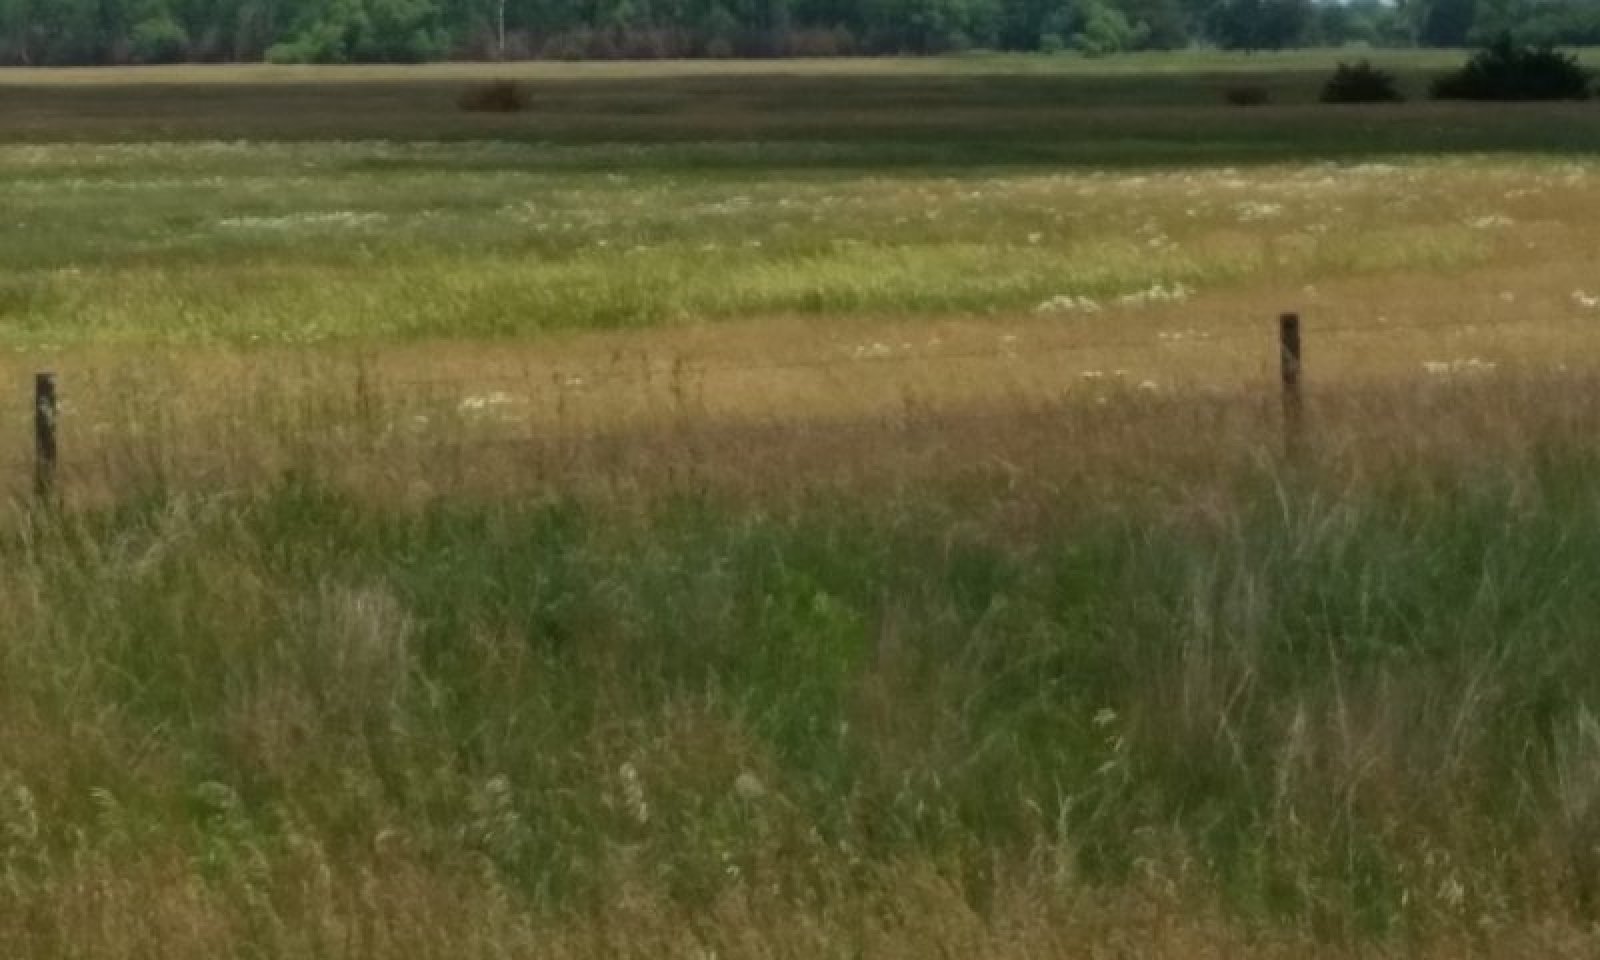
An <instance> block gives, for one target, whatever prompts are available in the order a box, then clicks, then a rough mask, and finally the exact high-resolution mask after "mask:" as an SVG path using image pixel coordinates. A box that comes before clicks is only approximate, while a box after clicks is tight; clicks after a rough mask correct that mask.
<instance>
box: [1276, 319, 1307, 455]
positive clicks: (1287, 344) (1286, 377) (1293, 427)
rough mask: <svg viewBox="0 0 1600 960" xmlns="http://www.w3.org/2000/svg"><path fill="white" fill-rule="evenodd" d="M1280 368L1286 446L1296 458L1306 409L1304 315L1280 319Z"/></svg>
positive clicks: (1284, 442) (1284, 441)
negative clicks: (1302, 384)
mask: <svg viewBox="0 0 1600 960" xmlns="http://www.w3.org/2000/svg"><path fill="white" fill-rule="evenodd" d="M1278 353H1279V367H1280V371H1281V374H1282V377H1283V444H1284V449H1285V450H1286V451H1287V452H1288V453H1289V454H1290V455H1291V456H1292V455H1294V454H1296V453H1298V452H1299V450H1300V446H1301V442H1302V436H1301V435H1302V433H1303V431H1304V419H1305V417H1304V409H1303V406H1302V404H1301V399H1300V367H1301V359H1300V315H1299V314H1298V313H1285V314H1283V315H1282V316H1280V317H1279V318H1278Z"/></svg>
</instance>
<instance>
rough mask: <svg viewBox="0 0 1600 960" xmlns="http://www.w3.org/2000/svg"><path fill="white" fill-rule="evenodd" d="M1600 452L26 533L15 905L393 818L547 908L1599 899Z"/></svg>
mask: <svg viewBox="0 0 1600 960" xmlns="http://www.w3.org/2000/svg"><path fill="white" fill-rule="evenodd" d="M1594 469H1595V465H1594V464H1593V463H1592V462H1591V461H1590V460H1589V459H1588V458H1583V459H1572V458H1570V457H1564V456H1562V457H1557V458H1555V459H1552V460H1550V461H1549V462H1547V463H1546V464H1545V465H1544V466H1543V467H1541V468H1539V469H1538V471H1537V473H1536V474H1534V475H1532V476H1522V477H1518V478H1516V479H1515V480H1514V481H1513V478H1511V477H1510V476H1508V475H1504V474H1501V473H1499V472H1498V471H1495V470H1492V469H1485V470H1484V471H1482V472H1481V475H1479V476H1473V477H1462V478H1456V479H1453V480H1451V481H1449V482H1450V484H1451V487H1450V489H1449V491H1448V492H1443V493H1439V494H1436V495H1422V494H1420V493H1419V491H1421V490H1424V489H1426V488H1427V484H1423V485H1421V486H1413V485H1411V484H1405V485H1396V486H1394V487H1393V489H1392V490H1391V491H1390V492H1384V491H1383V490H1382V489H1379V490H1375V491H1372V492H1371V493H1370V494H1369V495H1368V496H1364V497H1360V498H1354V499H1352V498H1343V497H1339V496H1337V495H1333V496H1330V491H1324V490H1319V489H1317V487H1316V485H1305V484H1302V483H1299V482H1295V481H1292V480H1291V481H1289V482H1288V483H1287V484H1286V485H1282V486H1278V487H1277V488H1276V489H1274V488H1273V487H1271V486H1265V487H1264V486H1262V483H1263V482H1264V481H1265V482H1270V481H1268V478H1265V477H1258V478H1254V479H1250V478H1243V485H1242V486H1241V487H1240V488H1239V492H1238V494H1237V499H1236V500H1235V501H1233V502H1232V503H1231V505H1230V508H1229V509H1228V510H1227V511H1226V512H1224V513H1221V514H1219V515H1218V516H1217V517H1216V518H1215V519H1213V520H1208V521H1202V522H1198V523H1196V522H1192V521H1178V520H1165V521H1163V520H1159V519H1156V518H1155V517H1153V516H1151V515H1149V514H1144V515H1139V516H1129V515H1124V514H1120V513H1119V512H1118V511H1116V510H1115V509H1113V508H1111V507H1110V506H1109V505H1108V507H1107V508H1106V509H1104V510H1101V511H1090V512H1087V513H1081V512H1078V513H1070V514H1066V515H1053V514H1051V513H1050V512H1049V505H1048V503H1040V504H1038V505H1037V506H1038V508H1039V509H1040V510H1041V511H1044V512H1043V513H1041V521H1040V522H1037V523H1035V524H1034V525H1032V526H1031V528H1030V530H1029V531H1028V532H1027V533H1026V534H1025V535H1022V536H1020V537H1017V536H1011V537H1002V536H999V535H997V531H995V530H993V529H985V528H984V527H983V526H975V525H974V524H973V523H972V522H971V517H970V516H964V515H963V513H962V512H960V511H952V510H951V508H950V507H948V506H941V505H940V502H939V500H938V499H937V498H933V497H928V496H922V497H918V498H915V499H911V500H906V501H902V502H890V503H864V502H850V501H837V500H826V499H825V500H824V501H822V502H816V503H813V504H810V505H801V506H797V507H790V508H784V509H780V510H777V511H773V512H764V511H757V512H753V513H748V514H736V513H729V512H727V511H726V510H724V509H723V508H722V507H719V506H718V505H717V504H715V503H708V502H702V501H696V500H689V501H685V502H680V503H679V504H677V505H668V506H662V507H660V508H657V509H655V510H652V511H649V512H647V513H645V514H643V515H639V516H636V517H634V518H632V519H622V518H619V517H618V516H616V515H615V514H612V513H609V512H601V513H595V512H593V511H592V509H591V508H587V507H584V506H581V505H578V504H571V503H562V502H559V501H555V502H546V503H541V504H530V505H520V506H519V505H510V504H507V505H501V506H465V505H449V504H440V505H438V506H436V507H431V508H427V509H423V510H420V511H416V512H394V511H390V510H374V509H372V508H370V507H368V506H365V505H363V504H362V503H360V502H359V501H355V500H351V499H348V498H345V497H342V496H336V495H329V494H326V493H323V492H319V491H318V490H317V489H316V488H315V487H307V486H305V485H303V484H297V483H291V484H289V485H288V486H284V487H280V488H279V489H278V490H276V491H275V492H270V493H266V494H264V495H262V496H259V497H252V498H250V499H248V500H245V501H243V502H236V503H226V504H225V503H213V502H206V501H196V500H182V499H179V500H159V501H155V502H150V503H146V504H142V505H138V506H132V507H129V508H127V509H123V510H120V511H117V512H116V513H114V514H111V515H107V516H102V517H95V518H84V519H82V520H79V521H69V522H66V523H61V524H55V523H45V524H42V525H35V526H33V527H32V528H31V531H30V532H29V533H28V534H27V535H26V536H22V535H19V534H17V533H12V534H11V535H9V536H8V537H7V538H6V539H5V541H4V542H3V543H0V559H3V561H4V563H5V565H6V568H7V570H8V571H10V574H9V576H8V579H7V581H6V585H5V588H4V590H3V592H0V605H3V606H4V607H5V612H6V615H7V620H8V623H10V624H11V626H10V628H9V629H8V638H7V644H6V652H5V671H4V681H3V684H0V691H3V692H0V715H3V717H4V720H5V722H6V724H7V725H8V727H9V728H11V729H14V730H27V731H28V734H27V735H26V736H23V737H16V738H8V739H7V740H6V741H5V743H4V745H3V746H0V777H3V780H4V782H5V783H6V784H7V788H6V789H7V790H8V791H10V792H9V793H8V794H7V796H10V797H12V798H13V799H12V801H11V802H12V803H13V804H14V803H15V802H16V800H15V798H16V797H20V796H24V795H25V796H26V797H27V798H28V801H27V802H28V803H29V804H30V805H31V806H30V808H29V809H30V810H32V811H34V812H33V813H30V814H28V816H30V817H36V821H35V820H28V821H26V822H21V821H19V820H18V817H20V816H23V814H21V813H19V812H18V811H17V809H16V808H15V807H14V806H13V807H12V808H10V809H9V811H8V810H7V808H5V807H4V806H0V830H3V831H4V834H3V835H4V836H6V837H7V838H8V839H6V840H5V842H4V845H0V857H4V858H5V860H6V862H7V863H10V864H12V865H13V866H12V869H13V870H18V869H19V868H20V867H19V865H23V864H26V865H28V866H27V867H26V868H25V869H23V870H22V872H20V873H13V874H12V879H11V880H10V881H9V883H10V885H11V886H10V891H11V892H10V894H9V895H10V896H12V897H13V898H18V899H16V900H15V902H18V903H21V904H31V905H34V906H36V907H37V908H38V909H40V910H44V911H46V912H47V913H48V911H49V910H50V909H52V906H51V904H52V901H53V898H54V897H56V896H57V895H58V893H57V891H56V890H55V888H53V887H52V886H51V884H50V878H52V877H56V876H61V875H62V873H61V872H62V871H63V870H65V869H66V865H67V864H68V863H70V862H73V861H74V860H80V859H84V858H91V859H92V858H98V857H105V858H107V859H108V862H109V863H111V864H112V865H113V866H115V865H116V864H135V863H140V862H145V861H150V860H158V859H160V858H162V857H165V856H167V855H169V854H173V853H176V854H177V855H179V856H181V857H184V858H187V859H189V860H190V861H191V862H192V863H193V865H194V867H193V869H195V870H197V871H199V875H200V876H201V877H202V878H203V879H201V880H200V881H199V882H202V883H204V884H207V885H213V884H215V885H219V888H220V889H229V888H230V885H232V884H246V885H249V884H252V883H256V882H257V881H255V880H251V879H250V876H251V874H250V871H252V870H255V869H257V868H256V867H254V866H252V864H254V863H256V862H257V861H258V860H264V862H265V863H267V864H271V863H273V862H275V861H278V860H280V859H283V858H286V857H288V856H289V855H290V850H289V845H291V844H292V843H294V842H297V841H296V840H295V838H299V839H298V842H301V843H310V844H312V845H314V847H315V848H317V849H321V850H323V851H326V855H327V856H328V857H330V858H332V860H333V861H335V862H340V861H346V864H345V866H348V865H349V864H350V863H361V862H365V861H366V860H367V858H368V857H369V856H370V854H368V853H365V852H363V850H364V849H366V846H367V845H368V844H369V843H371V842H372V838H373V837H377V836H380V835H382V834H383V833H384V832H385V831H392V830H396V829H399V830H403V831H405V833H406V836H407V841H406V843H407V844H408V846H407V852H406V853H405V854H403V855H402V856H403V857H405V858H407V859H408V860H410V861H412V862H413V863H415V864H417V865H420V866H422V867H423V868H425V869H427V870H430V871H435V872H437V873H439V874H440V875H448V874H451V873H452V872H453V871H455V870H457V869H458V867H457V866H455V865H458V864H464V863H469V862H473V861H481V863H482V869H483V870H485V871H487V873H486V874H485V879H486V882H487V883H488V884H489V887H490V888H492V889H493V890H495V891H498V893H497V894H496V896H503V897H508V898H510V899H511V902H513V903H516V904H520V905H521V907H520V908H521V909H528V910H533V911H535V912H537V913H541V914H545V915H549V916H552V917H554V916H557V915H560V914H562V913H563V912H564V911H569V910H587V909H591V908H594V909H599V908H603V906H604V905H605V904H607V903H609V902H611V901H610V900H609V897H610V896H611V895H612V891H613V888H614V887H615V885H617V884H619V883H624V884H629V883H643V884H645V885H646V886H648V887H649V888H651V889H655V890H659V891H662V892H663V895H664V896H666V897H668V898H669V899H670V900H672V901H674V902H679V903H683V904H687V905H689V906H691V907H693V906H695V905H700V906H705V907H709V906H710V905H711V904H713V903H715V902H717V901H718V900H719V898H722V897H725V896H727V895H728V894H729V893H730V892H731V891H737V890H740V889H744V888H745V887H746V886H747V885H762V884H767V883H778V884H781V885H782V887H783V889H785V890H787V891H789V893H788V894H787V896H791V897H793V898H796V899H795V901H794V902H796V903H815V904H819V905H826V904H829V903H831V902H833V899H832V898H835V897H838V896H845V897H848V896H850V894H849V893H848V892H847V891H849V890H850V889H853V888H854V885H855V884H856V883H857V882H858V881H855V880H851V879H849V878H850V877H853V876H858V875H862V871H863V870H874V871H875V870H891V869H892V868H893V866H894V865H895V864H904V863H911V862H923V863H928V864H932V865H935V869H936V870H937V871H938V872H940V873H941V874H944V875H945V876H947V877H948V878H949V879H950V881H951V882H952V883H954V884H955V885H956V886H957V887H958V888H960V889H962V890H964V891H965V896H966V897H968V898H969V899H970V901H971V902H972V903H973V904H976V905H981V904H983V903H984V902H987V901H988V900H989V899H990V898H992V897H994V896H995V895H996V894H997V892H998V889H999V886H1000V885H1001V884H1002V882H1003V881H1002V876H1001V874H1000V873H997V871H1002V870H1009V869H1012V867H1008V866H1006V865H1008V864H1009V865H1013V866H1014V867H1016V868H1021V865H1023V864H1026V863H1029V862H1032V858H1034V857H1037V856H1038V855H1039V854H1040V853H1041V852H1048V855H1049V857H1051V858H1054V859H1059V861H1060V862H1061V863H1063V864H1066V865H1067V866H1066V867H1065V869H1067V870H1069V871H1070V873H1071V876H1072V877H1074V878H1075V879H1074V880H1073V883H1086V884H1090V885H1101V884H1111V885H1117V884H1138V883H1141V882H1147V881H1150V880H1152V879H1153V878H1155V877H1159V876H1168V877H1170V878H1172V879H1173V880H1174V881H1176V880H1178V878H1179V877H1180V876H1184V875H1185V874H1186V872H1187V874H1188V877H1187V879H1188V881H1189V882H1193V883H1197V884H1199V885H1200V886H1201V887H1202V888H1205V889H1211V890H1214V891H1217V892H1219V893H1220V895H1221V896H1222V898H1223V899H1224V901H1226V902H1227V903H1228V904H1229V905H1230V910H1231V911H1234V912H1235V913H1236V915H1238V916H1242V917H1246V918H1251V920H1252V922H1260V923H1265V924H1268V925H1269V926H1272V925H1288V926H1289V927H1291V928H1300V929H1307V930H1313V931H1316V932H1317V933H1318V935H1320V936H1325V937H1333V938H1335V939H1345V938H1352V937H1353V938H1355V939H1357V940H1366V939H1368V938H1373V937H1376V938H1378V939H1379V940H1394V939H1395V938H1404V937H1406V936H1410V935H1418V936H1421V935H1423V934H1425V933H1426V932H1427V931H1429V930H1435V931H1437V930H1439V929H1443V930H1449V929H1451V925H1452V924H1454V923H1455V922H1456V920H1455V918H1456V917H1459V916H1469V917H1480V916H1481V917H1483V918H1485V921H1486V922H1494V923H1497V924H1515V923H1521V922H1526V921H1528V920H1529V919H1530V918H1532V917H1537V916H1541V915H1545V914H1546V913H1548V912H1549V911H1552V910H1554V911H1557V912H1564V911H1567V910H1573V911H1578V912H1579V913H1580V914H1583V915H1587V911H1589V910H1590V909H1591V908H1592V903H1591V902H1590V899H1589V898H1590V896H1591V891H1592V888H1593V884H1594V883H1595V881H1596V880H1597V879H1600V877H1597V875H1596V872H1595V871H1596V863H1595V862H1594V859H1593V858H1592V857H1590V856H1589V855H1588V854H1587V853H1586V852H1584V851H1585V849H1586V848H1585V846H1584V844H1586V843H1588V842H1589V839H1588V838H1591V837H1592V836H1593V830H1594V829H1595V825H1594V823H1593V817H1594V814H1595V807H1594V794H1593V786H1594V782H1593V777H1594V771H1595V763H1596V762H1597V758H1600V754H1597V753H1596V752H1595V751H1596V750H1597V749H1600V741H1596V740H1594V739H1593V734H1594V730H1593V725H1594V720H1593V717H1592V715H1591V714H1590V713H1589V712H1588V711H1589V710H1590V705H1592V704H1593V703H1594V702H1595V696H1596V693H1597V690H1596V681H1595V679H1594V678H1595V677H1597V676H1600V663H1596V662H1594V660H1595V656H1594V653H1593V651H1592V649H1591V646H1592V645H1590V644H1588V643H1587V642H1585V641H1584V639H1583V638H1584V637H1585V636H1587V627H1586V625H1587V624H1590V623H1593V622H1594V620H1595V618H1596V617H1597V616H1600V600H1597V596H1600V595H1597V594H1596V593H1595V592H1594V591H1591V590H1586V589H1582V588H1581V587H1580V584H1582V583H1584V582H1586V581H1587V580H1588V579H1589V576H1590V571H1592V570H1593V569H1594V568H1595V566H1596V564H1597V563H1600V534H1597V531H1600V513H1597V512H1596V504H1595V501H1594V498H1593V497H1592V495H1591V493H1590V490H1589V489H1588V487H1589V483H1588V478H1590V477H1592V476H1593V471H1594ZM130 760H131V761H133V762H130ZM619 770H622V771H624V772H623V773H620V774H619V772H618V771H619ZM741 777H745V778H747V781H746V782H747V786H736V782H738V781H739V780H740V778H741ZM749 778H753V780H750V779H749ZM749 783H755V784H759V791H758V790H757V789H756V787H753V786H748V784H749ZM24 791H25V793H24ZM758 792H759V794H760V795H759V796H757V795H756V794H757V793H758ZM97 810H99V811H100V812H98V813H97V812H96V811H97ZM108 810H109V811H114V818H113V819H110V820H108V819H106V818H107V817H111V816H112V814H109V813H107V812H106V811H108ZM616 844H625V845H626V846H627V849H628V850H629V854H628V857H627V858H626V860H625V861H622V862H619V861H617V860H616V859H615V856H614V849H613V845H616ZM1186 864H1187V865H1186ZM340 869H344V867H340ZM618 871H621V873H620V874H619V872H618ZM1534 871H1537V872H1545V873H1544V875H1545V880H1544V882H1542V883H1541V884H1539V885H1537V886H1530V885H1528V884H1527V883H1526V882H1525V880H1524V879H1521V878H1523V877H1526V876H1528V875H1530V873H1529V872H1534ZM260 882H262V883H265V884H267V885H268V886H267V887H266V888H263V895H264V896H267V895H269V893H268V891H270V889H271V885H272V884H273V883H274V882H276V881H274V880H273V879H272V877H271V874H269V875H267V876H266V877H264V878H263V879H262V880H261V881H260ZM1452 884H1454V885H1456V886H1452ZM1457 886H1459V887H1460V888H1461V889H1460V890H1458V889H1457ZM823 909H826V907H825V906H824V907H823ZM305 919H306V918H305V917H304V916H297V915H296V914H294V913H293V912H290V913H287V914H285V915H283V916H281V917H280V918H279V922H282V923H287V924H289V925H290V926H291V927H292V926H293V925H294V924H296V923H299V922H304V921H305ZM26 936H27V934H25V933H24V932H23V928H21V927H18V926H15V925H12V924H11V923H9V922H8V921H7V920H6V919H5V915H3V914H0V941H5V940H7V938H10V942H13V943H17V944H26V943H28V942H29V941H28V940H27V939H26ZM16 938H23V939H16ZM841 946H842V944H841ZM35 955H39V954H35Z"/></svg>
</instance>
